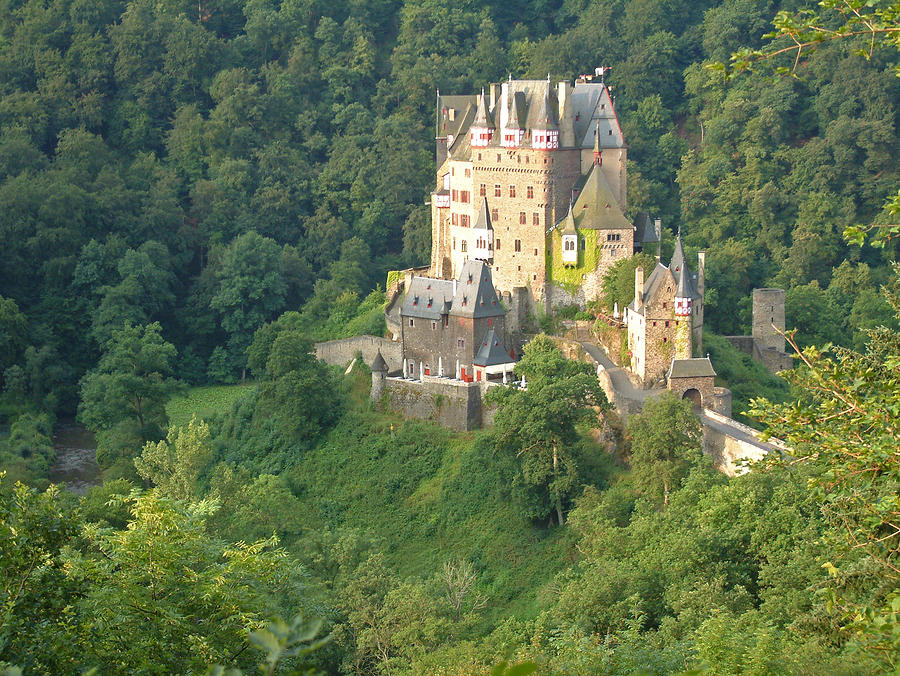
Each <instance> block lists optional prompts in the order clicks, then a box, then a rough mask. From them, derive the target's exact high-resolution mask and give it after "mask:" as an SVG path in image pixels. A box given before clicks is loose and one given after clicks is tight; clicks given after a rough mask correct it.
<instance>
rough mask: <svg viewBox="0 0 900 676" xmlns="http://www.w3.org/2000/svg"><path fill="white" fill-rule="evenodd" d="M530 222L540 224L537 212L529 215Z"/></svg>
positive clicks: (539, 216)
mask: <svg viewBox="0 0 900 676" xmlns="http://www.w3.org/2000/svg"><path fill="white" fill-rule="evenodd" d="M531 224H532V225H540V224H541V215H540V214H539V213H537V212H534V214H532V216H531Z"/></svg>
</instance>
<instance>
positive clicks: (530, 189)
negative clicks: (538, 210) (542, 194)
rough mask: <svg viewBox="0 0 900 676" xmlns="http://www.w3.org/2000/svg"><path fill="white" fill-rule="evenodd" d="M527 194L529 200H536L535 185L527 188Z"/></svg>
mask: <svg viewBox="0 0 900 676" xmlns="http://www.w3.org/2000/svg"><path fill="white" fill-rule="evenodd" d="M525 194H526V196H527V197H528V199H534V186H533V185H530V186H528V188H526V190H525Z"/></svg>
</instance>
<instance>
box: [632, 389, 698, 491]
mask: <svg viewBox="0 0 900 676" xmlns="http://www.w3.org/2000/svg"><path fill="white" fill-rule="evenodd" d="M628 435H629V436H630V437H631V467H632V470H633V471H634V477H635V486H636V487H637V489H638V490H639V491H640V492H641V493H643V494H645V495H648V496H650V497H652V498H654V499H659V498H663V502H664V503H665V504H667V505H668V504H669V492H670V491H671V489H672V488H674V487H675V486H677V485H678V484H679V483H680V482H681V481H682V479H684V477H686V476H687V474H688V472H689V471H690V468H691V467H692V466H693V465H697V464H699V463H700V462H701V460H702V458H703V454H702V453H701V451H700V441H701V438H702V428H701V426H700V421H699V420H698V419H697V416H695V415H694V412H693V409H692V405H691V402H690V401H688V400H686V399H679V398H678V397H676V396H675V395H674V394H672V393H671V392H664V393H663V394H662V395H660V396H659V397H658V398H656V399H650V400H648V401H647V402H645V404H644V408H643V410H641V412H640V413H638V414H637V415H633V416H631V417H629V418H628Z"/></svg>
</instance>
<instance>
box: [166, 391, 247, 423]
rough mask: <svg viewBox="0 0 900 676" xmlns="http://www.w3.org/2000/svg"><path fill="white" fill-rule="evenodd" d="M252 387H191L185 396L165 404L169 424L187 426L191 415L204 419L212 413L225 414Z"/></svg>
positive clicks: (173, 398) (177, 397)
mask: <svg viewBox="0 0 900 676" xmlns="http://www.w3.org/2000/svg"><path fill="white" fill-rule="evenodd" d="M252 387H253V385H252V384H245V385H212V386H209V387H191V388H190V389H188V391H187V392H186V393H185V394H183V395H178V396H175V397H172V398H171V399H170V400H169V402H168V403H167V404H166V415H167V416H168V417H169V424H170V425H176V426H181V425H187V424H188V423H189V422H190V421H191V416H193V415H196V416H197V417H198V418H205V417H209V416H210V415H212V414H214V413H226V412H228V410H229V409H230V408H231V405H232V404H233V403H234V401H235V399H237V398H238V397H239V396H241V394H242V393H244V392H246V391H247V390H249V389H250V388H252Z"/></svg>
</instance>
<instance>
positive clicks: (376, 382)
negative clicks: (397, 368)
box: [369, 350, 388, 402]
mask: <svg viewBox="0 0 900 676" xmlns="http://www.w3.org/2000/svg"><path fill="white" fill-rule="evenodd" d="M387 372H388V366H387V362H386V361H385V360H384V357H382V356H381V350H378V354H376V355H375V360H374V361H373V362H372V389H371V391H370V392H369V400H370V401H372V402H376V401H378V400H379V399H381V395H382V393H383V392H384V385H385V378H387Z"/></svg>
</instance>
